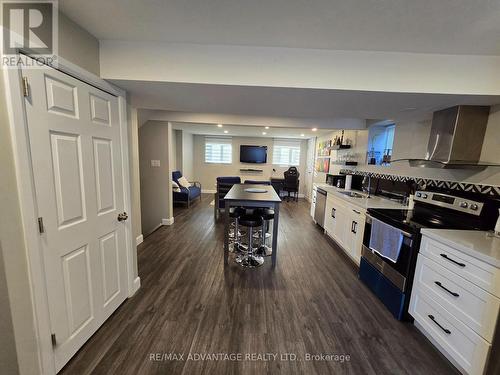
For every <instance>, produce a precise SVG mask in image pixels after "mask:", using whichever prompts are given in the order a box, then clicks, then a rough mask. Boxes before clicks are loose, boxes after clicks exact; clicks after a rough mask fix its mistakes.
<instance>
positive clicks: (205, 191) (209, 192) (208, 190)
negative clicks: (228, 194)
mask: <svg viewBox="0 0 500 375" xmlns="http://www.w3.org/2000/svg"><path fill="white" fill-rule="evenodd" d="M201 192H202V193H204V194H213V193H217V190H213V189H201Z"/></svg>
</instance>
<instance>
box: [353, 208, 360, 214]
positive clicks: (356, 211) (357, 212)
mask: <svg viewBox="0 0 500 375" xmlns="http://www.w3.org/2000/svg"><path fill="white" fill-rule="evenodd" d="M353 211H354V213H356V214H358V215H360V214H361V212H359V211H358V210H354V209H353Z"/></svg>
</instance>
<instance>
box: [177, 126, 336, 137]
mask: <svg viewBox="0 0 500 375" xmlns="http://www.w3.org/2000/svg"><path fill="white" fill-rule="evenodd" d="M172 128H173V129H178V130H184V131H186V132H188V133H192V134H203V135H216V136H232V137H265V138H299V139H308V138H312V137H316V136H321V135H324V134H328V133H330V132H331V130H328V129H318V130H317V131H314V132H313V131H312V130H311V129H310V128H308V129H299V128H278V127H269V129H266V128H265V127H263V126H240V125H231V124H224V125H223V126H222V127H218V126H217V124H200V123H182V122H174V123H172ZM225 131H227V133H225ZM263 133H266V134H263Z"/></svg>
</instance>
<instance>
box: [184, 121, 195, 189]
mask: <svg viewBox="0 0 500 375" xmlns="http://www.w3.org/2000/svg"><path fill="white" fill-rule="evenodd" d="M182 173H183V174H184V175H185V176H186V178H188V179H189V180H193V179H194V135H193V134H191V133H188V132H186V131H183V132H182Z"/></svg>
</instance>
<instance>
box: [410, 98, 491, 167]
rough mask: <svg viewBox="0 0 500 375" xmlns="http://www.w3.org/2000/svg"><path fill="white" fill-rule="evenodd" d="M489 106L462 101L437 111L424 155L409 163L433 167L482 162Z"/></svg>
mask: <svg viewBox="0 0 500 375" xmlns="http://www.w3.org/2000/svg"><path fill="white" fill-rule="evenodd" d="M489 113H490V107H488V106H472V105H460V106H455V107H451V108H447V109H443V110H441V111H437V112H434V115H433V117H432V127H431V134H430V137H429V144H428V145H427V153H426V155H425V159H410V160H409V161H410V165H412V166H419V167H432V168H436V167H437V168H471V167H474V166H478V167H479V166H481V165H480V164H479V158H480V157H481V149H482V147H483V140H484V134H485V132H486V125H487V123H488V115H489Z"/></svg>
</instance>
